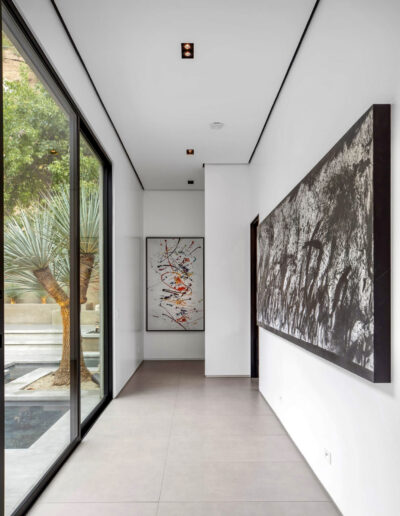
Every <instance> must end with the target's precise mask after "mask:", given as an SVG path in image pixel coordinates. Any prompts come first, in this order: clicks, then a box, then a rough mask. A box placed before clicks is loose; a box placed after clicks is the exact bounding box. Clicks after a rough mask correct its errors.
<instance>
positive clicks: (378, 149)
mask: <svg viewBox="0 0 400 516" xmlns="http://www.w3.org/2000/svg"><path fill="white" fill-rule="evenodd" d="M257 240H258V251H257V282H258V283H257V321H258V325H259V326H261V327H263V328H265V329H267V330H269V331H271V332H273V333H275V334H277V335H280V336H281V337H284V338H286V339H288V340H290V341H291V342H293V343H295V344H298V345H300V346H302V347H303V348H306V349H307V350H309V351H312V352H313V353H316V354H318V355H319V356H321V357H323V358H326V359H328V360H330V361H331V362H334V363H336V364H338V365H340V366H342V367H344V368H345V369H348V370H350V371H352V372H354V373H356V374H358V375H360V376H362V377H364V378H366V379H368V380H371V381H374V382H390V106H389V105H373V106H372V107H371V108H370V109H369V110H368V111H367V112H366V113H365V114H364V115H363V116H362V117H361V118H360V120H359V121H358V122H356V124H355V125H354V126H353V127H352V128H351V129H350V130H349V131H348V132H347V133H346V134H345V135H344V136H343V137H342V138H341V140H340V141H339V142H338V143H337V144H336V145H335V146H334V147H333V148H332V149H331V150H330V151H329V152H328V154H326V156H325V157H324V158H323V159H322V160H321V161H320V162H319V163H318V164H317V165H316V166H315V167H314V168H313V169H312V170H311V172H310V173H309V174H308V175H307V176H306V177H305V178H304V179H303V180H302V181H301V182H300V183H299V184H298V185H297V186H296V187H295V188H294V189H293V190H292V191H291V192H290V193H289V195H288V196H287V197H285V199H283V201H282V202H281V203H280V204H279V205H278V206H277V207H276V208H275V209H274V210H273V211H272V212H271V213H270V214H269V215H268V216H267V217H266V218H265V219H264V220H263V222H262V223H261V224H260V225H259V227H258V238H257Z"/></svg>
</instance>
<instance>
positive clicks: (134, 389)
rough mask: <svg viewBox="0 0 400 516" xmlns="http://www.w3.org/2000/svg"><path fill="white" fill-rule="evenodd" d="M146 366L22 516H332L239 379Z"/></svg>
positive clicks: (192, 365) (253, 387)
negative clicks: (206, 376) (27, 515)
mask: <svg viewBox="0 0 400 516" xmlns="http://www.w3.org/2000/svg"><path fill="white" fill-rule="evenodd" d="M203 370H204V363H203V362H200V361H185V362H178V361H171V362H145V363H144V364H143V365H142V366H141V367H140V369H139V370H138V371H137V372H136V374H135V375H134V376H133V378H132V379H131V381H130V382H129V383H128V385H127V386H126V387H125V389H124V390H123V392H122V393H121V394H120V396H119V397H118V398H117V399H116V400H114V401H113V402H112V403H111V404H110V405H109V407H108V408H107V409H106V411H105V412H104V413H103V415H102V416H101V417H100V419H99V420H98V422H97V423H96V424H95V425H94V427H93V428H92V430H91V431H90V432H89V433H88V435H87V436H86V438H85V439H84V441H83V442H82V444H81V445H80V446H79V447H78V449H77V450H76V451H75V453H74V454H73V456H72V457H71V458H70V459H69V460H68V462H67V463H66V464H65V465H64V467H63V468H62V470H61V471H60V472H59V473H58V475H57V476H56V478H55V479H54V480H53V482H52V483H51V484H50V486H49V487H48V488H47V490H46V491H45V493H44V494H43V495H42V497H41V498H40V499H39V501H38V502H37V504H36V505H35V507H34V508H33V509H32V510H31V511H30V513H29V514H30V515H31V516H50V515H52V516H53V515H55V514H57V515H58V516H67V515H68V516H70V515H71V514H73V515H74V516H92V515H93V516H94V515H99V516H108V515H112V516H156V515H158V516H187V515H193V516H203V515H207V516H337V515H338V514H339V513H338V512H337V510H336V509H335V507H334V505H333V504H332V503H331V502H330V500H329V497H328V495H327V494H326V492H325V491H324V489H323V488H322V486H321V485H320V483H319V482H318V480H317V479H316V478H315V476H314V475H313V473H312V472H311V470H310V468H309V467H308V466H307V464H306V463H305V461H304V459H303V458H302V457H301V455H300V454H299V452H298V451H297V449H296V447H295V446H294V445H293V443H292V441H291V440H290V438H289V437H288V435H287V434H286V432H285V430H284V428H283V427H282V426H281V424H280V423H279V421H278V420H277V419H276V417H275V416H274V414H273V413H272V411H271V409H270V408H269V407H268V405H267V404H266V403H265V401H264V400H263V398H262V397H261V395H260V394H259V392H258V389H257V383H256V382H254V381H252V380H250V379H247V378H205V377H204V375H203Z"/></svg>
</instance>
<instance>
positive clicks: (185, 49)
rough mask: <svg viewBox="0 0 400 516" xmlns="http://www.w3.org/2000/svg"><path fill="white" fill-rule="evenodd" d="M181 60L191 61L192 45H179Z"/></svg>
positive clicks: (192, 54) (192, 55)
mask: <svg viewBox="0 0 400 516" xmlns="http://www.w3.org/2000/svg"><path fill="white" fill-rule="evenodd" d="M181 53H182V59H193V57H194V43H181Z"/></svg>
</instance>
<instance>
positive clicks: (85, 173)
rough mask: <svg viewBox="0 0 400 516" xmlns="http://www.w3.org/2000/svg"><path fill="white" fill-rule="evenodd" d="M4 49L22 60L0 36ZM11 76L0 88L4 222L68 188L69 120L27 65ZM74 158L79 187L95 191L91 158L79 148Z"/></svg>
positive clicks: (95, 166)
mask: <svg viewBox="0 0 400 516" xmlns="http://www.w3.org/2000/svg"><path fill="white" fill-rule="evenodd" d="M5 46H6V48H7V49H9V51H10V49H11V51H12V52H13V53H14V54H15V56H16V57H18V59H17V60H22V57H21V56H20V55H19V54H18V51H17V50H16V49H15V48H14V47H13V46H12V44H11V43H10V42H9V40H7V38H5V37H4V36H3V47H5ZM17 75H18V79H16V80H7V79H4V83H3V95H4V101H3V102H4V111H3V117H4V170H5V188H4V205H5V215H6V216H9V215H12V214H15V213H16V212H18V210H19V209H21V208H29V207H30V206H31V205H32V203H33V202H35V201H37V200H39V199H41V198H42V195H43V192H46V193H49V192H50V193H51V192H56V191H60V190H62V189H63V188H65V186H66V185H68V184H69V117H68V115H67V114H66V113H65V112H64V111H63V109H62V108H61V107H60V106H59V104H58V103H57V102H56V101H55V100H54V98H53V97H52V95H51V94H50V93H49V91H48V90H47V89H46V87H45V86H44V85H43V84H42V83H41V82H40V81H39V80H38V79H37V78H36V77H35V76H34V75H33V74H32V71H31V70H30V68H29V67H28V65H27V64H25V63H21V64H20V65H19V73H18V74H17ZM80 157H81V169H80V173H81V177H82V182H83V183H84V184H86V185H87V186H88V187H90V186H91V185H93V187H94V186H97V185H98V178H99V162H98V160H97V158H96V157H95V155H94V154H93V153H92V152H91V150H90V149H89V148H88V147H87V145H83V144H82V145H81V151H80Z"/></svg>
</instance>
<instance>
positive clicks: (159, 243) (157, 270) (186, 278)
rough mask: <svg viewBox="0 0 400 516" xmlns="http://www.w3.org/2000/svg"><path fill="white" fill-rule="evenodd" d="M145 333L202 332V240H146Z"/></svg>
mask: <svg viewBox="0 0 400 516" xmlns="http://www.w3.org/2000/svg"><path fill="white" fill-rule="evenodd" d="M146 246H147V247H146V256H147V273H146V290H147V310H146V329H147V331H203V330H204V238H201V237H197V238H186V237H185V238H178V237H175V238H167V237H157V238H156V237H148V238H147V239H146Z"/></svg>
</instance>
